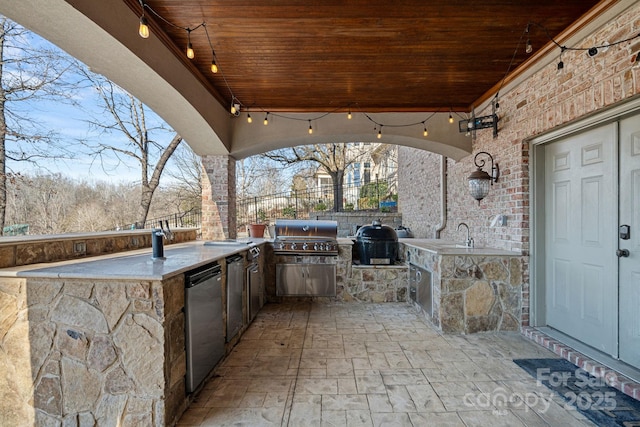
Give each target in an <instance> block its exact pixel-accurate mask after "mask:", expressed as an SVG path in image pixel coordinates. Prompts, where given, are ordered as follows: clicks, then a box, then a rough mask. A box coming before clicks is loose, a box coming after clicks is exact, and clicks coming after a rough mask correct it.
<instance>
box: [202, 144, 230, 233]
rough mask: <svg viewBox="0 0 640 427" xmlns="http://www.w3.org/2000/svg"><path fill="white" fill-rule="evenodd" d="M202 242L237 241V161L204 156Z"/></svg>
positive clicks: (223, 157)
mask: <svg viewBox="0 0 640 427" xmlns="http://www.w3.org/2000/svg"><path fill="white" fill-rule="evenodd" d="M202 167H203V169H204V173H203V174H202V239H203V240H224V239H234V238H236V236H237V230H236V161H235V159H234V158H233V157H229V156H203V157H202Z"/></svg>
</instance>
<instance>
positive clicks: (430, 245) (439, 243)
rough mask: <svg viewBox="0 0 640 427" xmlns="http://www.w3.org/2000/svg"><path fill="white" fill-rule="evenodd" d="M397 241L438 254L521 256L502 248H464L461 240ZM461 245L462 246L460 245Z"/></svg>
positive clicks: (518, 253)
mask: <svg viewBox="0 0 640 427" xmlns="http://www.w3.org/2000/svg"><path fill="white" fill-rule="evenodd" d="M398 242H400V243H402V244H405V245H407V246H410V247H414V248H418V249H422V250H425V251H429V252H433V253H436V254H438V255H453V256H455V255H458V256H459V255H467V256H469V255H477V256H521V255H522V254H521V253H520V252H512V251H507V250H504V249H497V248H487V247H482V246H480V247H478V246H476V247H475V248H466V247H464V246H463V243H462V242H452V241H450V240H441V239H398ZM460 246H462V247H460Z"/></svg>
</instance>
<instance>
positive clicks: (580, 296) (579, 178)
mask: <svg viewBox="0 0 640 427" xmlns="http://www.w3.org/2000/svg"><path fill="white" fill-rule="evenodd" d="M617 145H618V144H617V123H612V124H609V125H605V126H601V127H599V128H596V129H593V130H589V131H586V132H583V133H580V134H578V135H574V136H571V137H568V138H566V139H563V140H561V141H558V142H554V143H551V144H548V145H547V146H546V147H545V169H546V170H545V247H546V259H545V276H546V277H545V278H546V307H547V313H546V318H547V324H548V325H549V326H551V327H553V328H555V329H558V330H559V331H561V332H563V333H565V334H567V335H569V336H571V337H573V338H575V339H578V340H580V341H582V342H584V343H586V344H588V345H590V346H592V347H595V348H597V349H598V350H600V351H603V352H606V353H607V354H610V355H612V356H614V357H617V353H618V342H617V339H618V258H617V257H616V249H617V246H616V244H617V240H616V235H617V229H618V224H617V219H618V200H617V195H618V188H617V187H618V179H617V170H618V168H617V163H618V161H617V153H618V150H617ZM636 191H637V190H636ZM636 200H637V199H636ZM639 231H640V230H639ZM636 332H637V331H636Z"/></svg>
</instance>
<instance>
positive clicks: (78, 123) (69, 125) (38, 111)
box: [2, 33, 185, 183]
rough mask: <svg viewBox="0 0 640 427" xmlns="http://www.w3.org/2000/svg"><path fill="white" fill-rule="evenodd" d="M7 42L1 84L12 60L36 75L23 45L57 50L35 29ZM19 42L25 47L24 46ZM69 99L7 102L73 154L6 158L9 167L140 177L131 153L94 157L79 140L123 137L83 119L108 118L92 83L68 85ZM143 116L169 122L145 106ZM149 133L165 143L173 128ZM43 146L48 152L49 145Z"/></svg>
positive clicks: (119, 143) (90, 176)
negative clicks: (36, 158)
mask: <svg viewBox="0 0 640 427" xmlns="http://www.w3.org/2000/svg"><path fill="white" fill-rule="evenodd" d="M7 44H8V45H7V46H6V48H5V50H4V55H3V56H4V60H5V61H6V60H9V61H8V64H9V65H7V66H5V67H4V73H3V76H2V78H3V82H4V83H5V86H6V83H7V82H8V79H11V78H12V77H14V76H15V75H17V70H16V68H15V67H17V66H21V67H23V72H26V73H30V72H31V73H34V74H33V75H35V71H32V70H31V69H29V68H28V66H27V65H24V64H26V63H27V61H26V60H24V59H25V57H26V56H27V54H26V53H25V51H26V49H28V48H37V49H56V50H57V51H59V52H62V51H61V50H60V49H58V48H57V47H55V46H54V45H53V44H51V43H50V42H48V41H46V40H44V39H43V38H41V37H40V36H38V35H36V34H34V33H28V36H24V37H20V38H15V39H14V40H12V41H10V42H8V43H7ZM23 46H27V47H26V48H25V47H23ZM65 55H66V53H65ZM12 60H15V62H14V63H15V64H22V65H16V66H14V68H12V66H11V65H10V64H11V63H12ZM35 67H36V66H34V68H35ZM12 73H13V74H12ZM67 79H69V80H71V81H74V80H77V81H80V80H81V77H80V75H79V74H67ZM73 100H74V102H75V103H76V104H77V105H76V106H74V105H70V104H69V103H63V102H52V101H48V100H42V99H38V98H37V97H36V98H34V99H31V100H25V101H19V102H9V103H8V105H7V109H13V111H15V112H16V113H18V115H19V116H21V117H25V116H26V117H28V118H29V121H28V122H30V123H33V124H34V125H37V126H38V127H39V129H40V131H41V132H43V131H44V132H53V133H54V134H55V135H56V139H57V141H58V143H59V144H60V145H61V146H62V147H64V148H65V149H66V150H68V151H69V152H70V153H72V155H73V158H66V159H65V158H60V159H55V160H52V159H46V160H39V161H38V164H32V163H28V162H11V161H8V168H9V169H10V170H11V171H13V172H21V173H26V174H47V173H61V174H63V175H66V176H70V177H73V178H75V179H78V180H84V181H89V182H91V181H112V182H128V183H129V182H136V181H137V182H139V181H140V171H139V166H138V163H137V162H136V161H135V160H134V159H131V158H128V157H126V156H124V157H122V156H121V157H120V159H117V158H116V157H115V156H114V155H108V156H103V157H102V160H98V159H96V158H95V157H94V156H92V155H89V154H88V150H87V148H86V147H85V146H83V145H82V144H81V143H80V141H81V140H86V141H88V142H89V143H90V144H95V143H97V142H98V141H99V142H101V143H105V144H109V145H113V146H116V147H121V148H124V147H125V146H124V144H123V141H125V140H126V139H125V138H124V135H123V134H121V133H113V134H111V135H105V134H98V132H96V131H95V130H93V129H92V128H91V126H90V125H89V123H88V120H90V119H91V118H94V117H105V120H106V121H111V120H112V118H111V117H109V115H108V114H106V115H104V112H103V111H102V109H103V106H102V104H101V100H100V99H99V97H98V94H97V92H96V90H95V89H94V88H91V87H82V88H80V89H76V90H74V91H73ZM146 118H147V124H148V126H147V127H148V128H151V127H156V126H160V125H164V126H165V127H169V126H168V125H167V124H166V123H164V121H163V120H162V119H161V118H160V117H158V116H157V115H156V114H155V113H153V111H152V110H151V109H149V108H146ZM23 122H24V121H23ZM149 136H150V138H152V139H154V140H156V141H158V142H160V143H163V144H164V145H165V146H166V145H167V144H168V143H169V141H170V140H171V138H172V137H173V133H171V132H156V133H150V135H149ZM10 144H13V148H15V147H16V146H17V145H16V143H15V142H12V141H8V142H7V146H8V150H9V149H10V148H11V147H10V146H9V145H10ZM183 144H185V142H183ZM183 144H181V145H183ZM47 151H49V152H50V150H47ZM172 167H175V166H173V165H172V164H171V161H170V164H168V166H167V168H172ZM167 171H168V170H165V172H164V173H163V178H162V180H161V182H163V181H164V182H165V183H167V182H168V181H170V177H169V176H168V174H167Z"/></svg>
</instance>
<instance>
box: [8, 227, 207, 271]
mask: <svg viewBox="0 0 640 427" xmlns="http://www.w3.org/2000/svg"><path fill="white" fill-rule="evenodd" d="M172 231H173V240H165V245H171V244H176V243H183V242H189V241H193V240H196V234H197V230H196V229H195V228H193V229H176V230H172ZM150 247H151V230H135V231H114V232H103V233H86V234H81V235H78V234H74V235H55V236H26V237H21V238H7V239H4V240H3V241H2V242H0V268H9V267H16V266H21V265H30V264H39V263H43V262H57V261H67V260H72V259H80V258H87V257H92V256H98V255H107V254H112V253H117V252H125V251H131V250H134V249H142V248H150Z"/></svg>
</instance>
